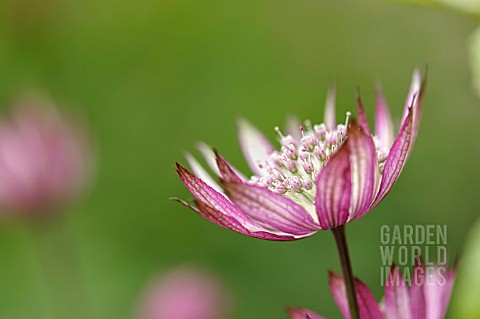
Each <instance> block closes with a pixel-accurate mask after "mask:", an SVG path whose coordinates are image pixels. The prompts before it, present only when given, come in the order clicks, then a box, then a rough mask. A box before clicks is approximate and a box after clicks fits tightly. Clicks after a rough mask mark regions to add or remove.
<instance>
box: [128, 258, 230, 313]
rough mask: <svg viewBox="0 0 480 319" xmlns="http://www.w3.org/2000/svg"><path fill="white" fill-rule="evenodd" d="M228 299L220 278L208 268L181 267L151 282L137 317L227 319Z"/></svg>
mask: <svg viewBox="0 0 480 319" xmlns="http://www.w3.org/2000/svg"><path fill="white" fill-rule="evenodd" d="M227 299H228V298H227V297H226V296H225V290H224V289H223V287H222V284H221V283H220V282H219V280H218V279H217V278H216V277H215V276H213V275H211V274H209V273H206V272H205V271H202V270H199V269H195V268H191V267H188V268H186V267H182V268H178V269H175V270H174V271H172V272H170V273H169V274H167V275H166V276H164V277H161V278H159V279H156V280H154V281H153V282H152V284H151V285H150V287H149V288H148V289H147V291H146V293H145V296H144V297H143V299H142V301H141V304H140V309H139V314H138V315H137V318H138V319H225V318H227V312H228V311H227V310H228V309H227V308H228V302H229V301H228V300H227Z"/></svg>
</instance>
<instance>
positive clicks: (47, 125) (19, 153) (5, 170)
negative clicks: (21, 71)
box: [0, 99, 91, 216]
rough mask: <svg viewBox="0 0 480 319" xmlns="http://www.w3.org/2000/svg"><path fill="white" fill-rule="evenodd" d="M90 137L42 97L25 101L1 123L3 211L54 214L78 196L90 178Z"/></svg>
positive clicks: (0, 192)
mask: <svg viewBox="0 0 480 319" xmlns="http://www.w3.org/2000/svg"><path fill="white" fill-rule="evenodd" d="M90 155H91V154H90V148H89V145H88V139H87V137H86V134H85V132H84V130H83V128H82V127H81V125H79V123H74V122H73V121H68V120H67V119H65V118H64V117H62V116H61V115H60V114H59V113H58V112H57V111H56V110H55V109H54V108H53V107H52V106H50V105H48V104H46V103H45V102H43V101H40V100H38V99H35V100H30V99H29V100H22V101H21V102H19V103H18V104H17V105H16V106H14V107H13V109H12V116H11V117H10V118H9V119H2V120H0V210H1V213H5V212H9V213H20V214H26V215H30V216H32V215H43V214H44V213H53V212H55V211H57V210H58V209H59V207H60V206H61V205H63V204H65V203H66V202H68V201H70V200H71V199H72V198H73V197H75V196H76V195H78V193H79V192H80V191H81V190H82V188H83V186H84V184H85V182H86V180H87V179H88V176H89V174H88V173H89V170H90V164H91V158H90Z"/></svg>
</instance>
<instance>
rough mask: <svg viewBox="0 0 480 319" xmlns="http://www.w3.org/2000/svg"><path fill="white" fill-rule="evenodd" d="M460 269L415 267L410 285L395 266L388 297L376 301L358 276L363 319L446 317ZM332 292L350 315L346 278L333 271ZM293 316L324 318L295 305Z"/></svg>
mask: <svg viewBox="0 0 480 319" xmlns="http://www.w3.org/2000/svg"><path fill="white" fill-rule="evenodd" d="M455 273H456V270H455V269H452V270H447V268H446V267H425V266H424V265H421V264H420V263H417V265H416V266H415V267H414V271H413V276H412V282H411V285H410V287H409V286H408V285H407V284H406V283H405V281H404V279H403V277H402V275H401V274H400V271H399V269H398V267H394V266H392V268H391V272H390V276H389V277H388V281H387V283H386V285H385V299H384V301H382V302H381V303H380V304H378V303H377V302H376V301H375V297H374V296H373V294H372V292H371V291H370V289H369V288H368V287H367V285H365V284H364V283H363V282H361V281H360V280H359V279H357V278H356V279H355V290H356V293H357V300H358V305H359V309H360V318H361V319H399V318H401V319H443V318H444V317H445V314H446V312H447V308H448V304H449V302H450V295H451V292H452V288H453V284H454V282H455ZM329 285H330V291H331V293H332V296H333V299H334V300H335V303H336V304H337V306H338V308H339V309H340V312H341V313H342V316H343V317H344V318H346V319H349V318H350V311H349V307H348V300H347V294H346V289H345V284H344V281H343V278H342V277H341V276H339V275H337V274H335V273H333V272H330V280H329ZM288 313H289V314H290V317H291V318H292V319H306V318H310V319H323V318H324V317H322V316H319V315H317V314H315V313H314V312H312V311H311V310H308V309H300V308H291V309H288Z"/></svg>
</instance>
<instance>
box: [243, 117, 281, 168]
mask: <svg viewBox="0 0 480 319" xmlns="http://www.w3.org/2000/svg"><path fill="white" fill-rule="evenodd" d="M238 139H239V141H240V147H241V149H242V152H243V155H244V156H245V159H246V160H247V164H248V166H249V167H250V169H251V170H252V172H253V173H255V174H257V175H260V174H261V169H260V168H259V167H258V164H259V163H263V162H265V161H266V160H267V159H268V158H269V156H270V154H272V152H273V151H274V148H273V146H272V144H271V143H270V142H269V141H268V139H267V138H266V137H265V136H264V135H263V134H262V133H261V132H260V131H259V130H258V129H256V128H255V127H254V126H253V125H252V124H250V122H248V121H247V120H245V119H243V118H240V119H239V120H238Z"/></svg>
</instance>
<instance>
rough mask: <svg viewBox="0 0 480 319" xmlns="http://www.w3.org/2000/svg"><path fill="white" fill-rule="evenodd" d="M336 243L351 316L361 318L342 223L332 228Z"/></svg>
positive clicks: (353, 318)
mask: <svg viewBox="0 0 480 319" xmlns="http://www.w3.org/2000/svg"><path fill="white" fill-rule="evenodd" d="M332 231H333V236H334V237H335V243H336V244H337V250H338V256H339V258H340V264H341V266H342V272H343V278H344V280H345V287H346V288H347V297H348V304H349V306H350V318H351V319H360V312H359V310H358V302H357V295H356V293H355V281H354V279H353V272H352V264H351V263H350V255H349V253H348V247H347V238H346V237H345V227H344V226H343V225H342V226H340V227H338V228H334V229H332Z"/></svg>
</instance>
